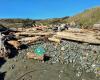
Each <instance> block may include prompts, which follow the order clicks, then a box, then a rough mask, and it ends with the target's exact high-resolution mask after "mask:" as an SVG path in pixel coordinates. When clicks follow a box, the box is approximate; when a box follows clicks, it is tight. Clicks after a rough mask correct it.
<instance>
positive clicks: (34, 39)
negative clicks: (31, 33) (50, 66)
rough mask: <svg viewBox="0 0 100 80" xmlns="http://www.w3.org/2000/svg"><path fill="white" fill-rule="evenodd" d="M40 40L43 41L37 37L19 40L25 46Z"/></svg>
mask: <svg viewBox="0 0 100 80" xmlns="http://www.w3.org/2000/svg"><path fill="white" fill-rule="evenodd" d="M39 39H41V37H40V36H35V37H25V38H22V39H19V40H18V41H20V42H22V43H23V42H25V44H31V43H33V42H35V41H37V40H39Z"/></svg>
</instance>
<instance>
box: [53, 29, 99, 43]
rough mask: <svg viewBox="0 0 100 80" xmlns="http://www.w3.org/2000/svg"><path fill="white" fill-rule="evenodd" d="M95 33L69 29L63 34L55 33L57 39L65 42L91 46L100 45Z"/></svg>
mask: <svg viewBox="0 0 100 80" xmlns="http://www.w3.org/2000/svg"><path fill="white" fill-rule="evenodd" d="M96 34H97V33H96V32H94V31H89V30H82V29H77V30H76V29H75V28H73V29H70V30H67V31H63V32H57V33H56V35H55V36H56V37H57V38H63V39H67V40H73V41H79V42H85V43H91V44H100V35H96Z"/></svg>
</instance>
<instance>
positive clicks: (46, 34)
mask: <svg viewBox="0 0 100 80" xmlns="http://www.w3.org/2000/svg"><path fill="white" fill-rule="evenodd" d="M53 34H54V33H53V32H38V33H36V32H35V33H34V32H20V33H16V34H15V35H16V36H49V35H53Z"/></svg>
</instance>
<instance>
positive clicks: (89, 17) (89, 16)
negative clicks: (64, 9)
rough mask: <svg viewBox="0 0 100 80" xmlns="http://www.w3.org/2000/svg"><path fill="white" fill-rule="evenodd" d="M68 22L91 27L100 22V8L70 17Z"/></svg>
mask: <svg viewBox="0 0 100 80" xmlns="http://www.w3.org/2000/svg"><path fill="white" fill-rule="evenodd" d="M67 21H68V22H71V21H75V23H76V24H80V25H83V26H91V25H93V24H95V23H98V22H100V7H96V8H92V9H88V10H85V11H84V12H83V13H80V14H77V15H75V16H72V17H70V18H69V19H68V20H67Z"/></svg>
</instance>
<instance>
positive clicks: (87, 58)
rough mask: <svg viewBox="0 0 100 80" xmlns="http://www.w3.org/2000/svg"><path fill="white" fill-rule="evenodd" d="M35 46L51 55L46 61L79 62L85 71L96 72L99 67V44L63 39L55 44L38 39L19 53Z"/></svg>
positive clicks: (31, 49)
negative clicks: (40, 47) (42, 48)
mask: <svg viewBox="0 0 100 80" xmlns="http://www.w3.org/2000/svg"><path fill="white" fill-rule="evenodd" d="M37 46H42V47H44V49H45V50H46V54H48V55H50V56H51V59H50V60H49V61H48V63H52V64H55V63H63V64H69V63H73V65H76V64H80V65H81V68H83V69H86V72H91V71H94V72H95V73H97V74H98V72H97V69H98V68H99V69H100V45H91V44H84V43H78V42H72V41H65V40H63V41H62V43H61V44H59V45H57V46H55V43H53V42H52V43H51V42H43V41H38V42H36V44H34V45H31V46H29V48H28V49H26V50H22V51H21V52H19V53H21V54H22V53H23V55H24V54H26V53H27V52H28V51H33V50H34V49H35V48H36V47H37ZM19 56H20V55H19ZM21 57H22V56H21ZM99 75H100V74H99Z"/></svg>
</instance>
